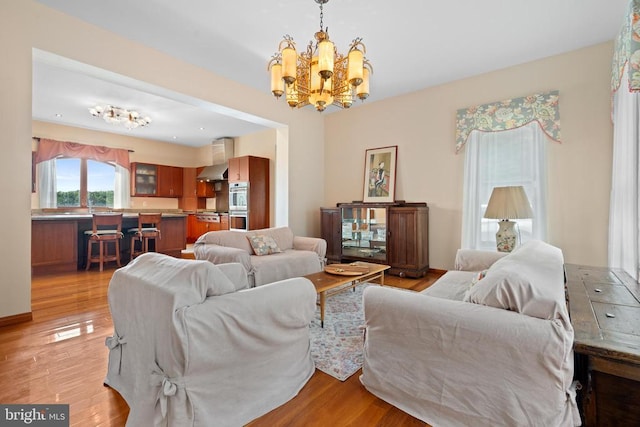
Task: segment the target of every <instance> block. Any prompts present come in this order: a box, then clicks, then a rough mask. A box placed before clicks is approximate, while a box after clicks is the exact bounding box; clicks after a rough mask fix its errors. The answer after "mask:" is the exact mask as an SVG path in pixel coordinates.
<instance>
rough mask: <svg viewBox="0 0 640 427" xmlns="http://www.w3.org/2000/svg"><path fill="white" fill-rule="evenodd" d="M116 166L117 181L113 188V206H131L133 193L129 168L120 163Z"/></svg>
mask: <svg viewBox="0 0 640 427" xmlns="http://www.w3.org/2000/svg"><path fill="white" fill-rule="evenodd" d="M115 167H116V182H115V186H114V189H113V207H114V208H115V209H124V208H128V207H129V200H130V195H131V185H130V183H129V177H130V173H129V169H127V168H124V167H122V166H120V165H115Z"/></svg>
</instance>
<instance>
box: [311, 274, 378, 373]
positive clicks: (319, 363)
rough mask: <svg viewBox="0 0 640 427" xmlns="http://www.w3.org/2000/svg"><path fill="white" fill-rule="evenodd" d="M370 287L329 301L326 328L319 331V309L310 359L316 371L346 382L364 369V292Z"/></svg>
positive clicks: (312, 329) (333, 297) (359, 287)
mask: <svg viewBox="0 0 640 427" xmlns="http://www.w3.org/2000/svg"><path fill="white" fill-rule="evenodd" d="M367 286H369V285H368V284H367V283H363V284H360V285H358V286H356V288H355V292H354V291H353V290H346V291H344V292H341V293H339V294H337V295H334V296H330V297H328V298H327V301H326V303H325V309H324V328H321V327H320V306H318V307H317V308H316V315H315V318H314V320H313V322H311V355H312V356H313V360H314V361H315V364H316V368H317V369H319V370H321V371H322V372H325V373H327V374H329V375H331V376H333V377H335V378H337V379H339V380H340V381H344V380H346V379H347V378H349V377H350V376H351V375H353V374H354V373H355V372H356V371H357V370H358V369H360V368H361V367H362V344H363V336H364V330H363V329H362V328H361V325H363V324H364V312H363V310H362V291H363V290H364V288H366V287H367Z"/></svg>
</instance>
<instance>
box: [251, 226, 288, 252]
mask: <svg viewBox="0 0 640 427" xmlns="http://www.w3.org/2000/svg"><path fill="white" fill-rule="evenodd" d="M246 233H247V236H257V235H262V236H269V237H271V238H273V240H275V242H276V244H277V245H278V247H279V248H280V250H283V251H286V250H287V249H293V231H292V230H291V229H290V228H289V227H273V228H263V229H261V230H253V231H248V232H246Z"/></svg>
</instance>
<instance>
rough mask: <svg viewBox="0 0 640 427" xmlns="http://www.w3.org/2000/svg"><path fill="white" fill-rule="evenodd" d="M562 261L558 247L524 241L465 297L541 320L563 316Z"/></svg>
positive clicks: (490, 269)
mask: <svg viewBox="0 0 640 427" xmlns="http://www.w3.org/2000/svg"><path fill="white" fill-rule="evenodd" d="M563 263H564V260H563V257H562V251H560V249H558V248H556V247H554V246H551V245H549V244H547V243H544V242H541V241H532V242H527V243H526V244H524V245H522V246H521V247H520V248H518V250H516V251H514V252H512V253H511V254H509V255H507V256H505V257H504V258H501V259H499V260H498V261H496V262H495V263H494V264H493V265H492V266H491V267H490V268H489V269H488V270H487V274H486V276H485V277H484V278H482V279H480V280H479V281H478V282H477V283H476V284H475V285H474V286H472V287H471V288H470V289H469V291H468V292H467V293H466V294H465V296H464V300H465V301H468V302H473V303H476V304H482V305H488V306H492V307H497V308H503V309H507V310H512V311H516V312H518V313H522V314H526V315H528V316H531V317H538V318H541V319H556V318H561V317H562V318H566V305H565V301H564V286H563V282H564V269H563Z"/></svg>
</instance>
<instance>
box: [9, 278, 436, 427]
mask: <svg viewBox="0 0 640 427" xmlns="http://www.w3.org/2000/svg"><path fill="white" fill-rule="evenodd" d="M113 271H114V268H110V269H105V271H103V272H98V271H88V272H85V271H82V272H74V273H65V274H60V275H55V276H53V275H50V276H41V277H34V278H33V280H32V295H31V300H32V312H33V320H32V321H31V322H27V323H22V324H18V325H12V326H4V327H1V328H0V402H1V403H3V404H8V403H25V404H26V403H34V404H35V403H43V404H46V403H66V404H70V418H71V422H70V424H71V425H72V426H83V427H85V426H123V425H124V424H125V421H126V418H127V414H128V412H129V408H128V406H127V404H126V403H125V402H124V400H123V399H122V398H121V397H120V395H119V394H118V393H117V392H115V391H114V390H112V389H110V388H108V387H105V386H103V384H102V381H103V379H104V376H105V372H106V366H107V348H106V347H105V345H104V341H105V338H106V337H108V336H111V335H112V334H113V326H112V323H111V315H110V313H109V306H108V304H107V287H108V284H109V280H110V279H111V275H112V274H113ZM439 276H440V274H439V273H437V272H434V273H430V274H429V275H427V276H426V277H425V278H423V279H420V280H411V279H401V278H397V277H393V276H387V278H386V279H385V284H386V285H389V286H398V287H403V288H407V289H414V290H422V289H424V288H426V287H428V286H429V285H430V284H431V283H433V282H434V281H435V280H436V279H437V278H438V277H439ZM358 376H359V372H358V373H356V374H355V375H353V376H352V377H350V378H349V379H348V380H347V381H344V382H340V381H338V380H336V379H335V378H333V377H331V376H329V375H327V374H325V373H323V372H320V371H316V373H315V374H314V375H313V377H312V378H311V380H309V382H308V383H307V384H306V385H305V387H304V388H303V389H302V390H301V392H300V393H299V395H298V396H296V397H295V398H294V399H292V400H291V401H289V402H288V403H286V404H285V405H283V406H281V407H279V408H277V409H275V410H273V411H271V412H270V413H268V414H266V415H264V416H263V417H261V418H259V419H257V420H255V421H253V422H252V423H250V425H251V426H253V427H256V426H424V425H425V424H424V423H422V422H420V421H419V420H417V419H415V418H413V417H411V416H409V415H407V414H406V413H404V412H402V411H400V410H399V409H396V408H395V407H393V406H391V405H389V404H387V403H385V402H384V401H382V400H380V399H377V398H376V397H375V396H373V395H372V394H370V393H369V392H368V391H367V390H366V389H365V388H364V387H363V386H362V385H361V384H360V382H359V380H358Z"/></svg>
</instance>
